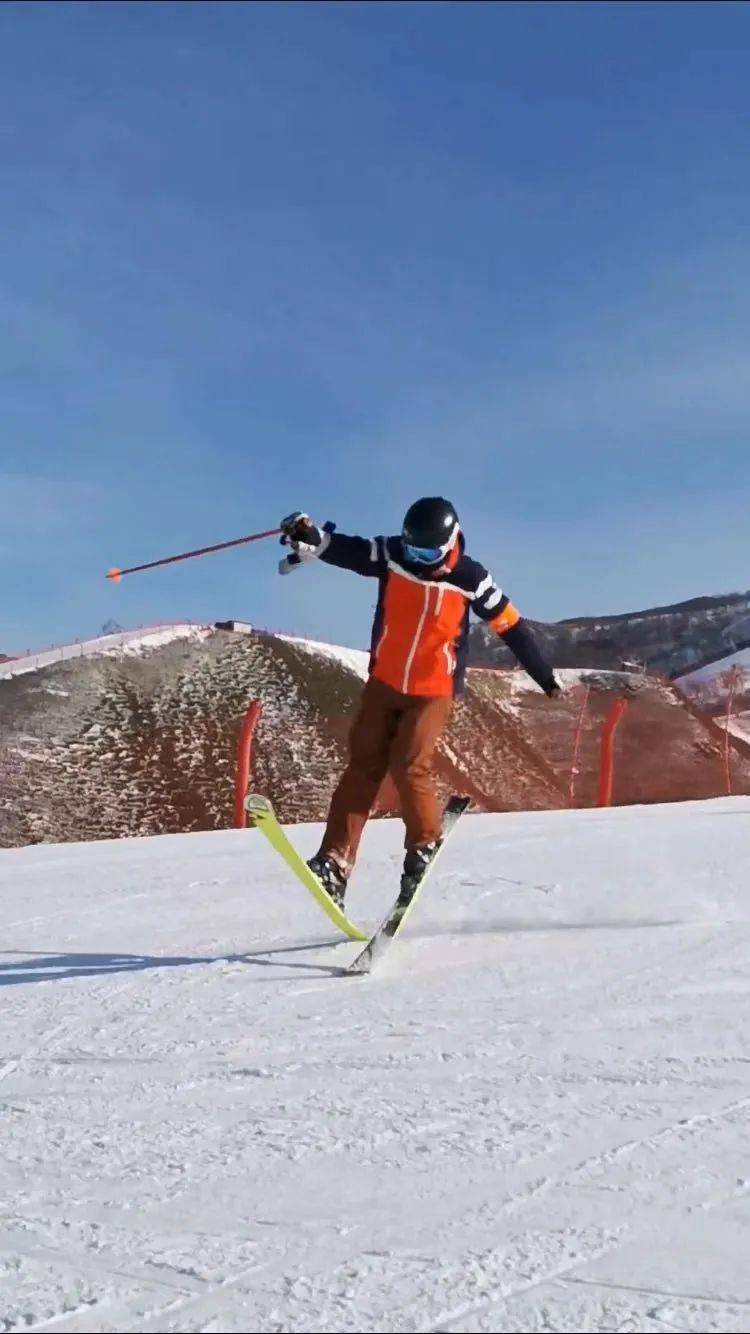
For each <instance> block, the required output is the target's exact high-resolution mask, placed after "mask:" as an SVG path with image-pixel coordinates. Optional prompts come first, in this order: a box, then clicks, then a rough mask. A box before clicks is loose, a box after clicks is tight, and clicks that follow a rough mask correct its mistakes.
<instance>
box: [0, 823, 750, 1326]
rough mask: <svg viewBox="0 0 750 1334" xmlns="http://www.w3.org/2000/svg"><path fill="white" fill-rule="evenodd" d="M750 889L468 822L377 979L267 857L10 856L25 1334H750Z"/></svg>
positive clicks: (674, 858) (8, 1064)
mask: <svg viewBox="0 0 750 1334" xmlns="http://www.w3.org/2000/svg"><path fill="white" fill-rule="evenodd" d="M318 834H319V830H318V829H316V827H314V826H312V825H307V826H299V827H297V828H296V829H295V830H294V831H293V836H294V838H295V841H296V842H297V844H298V846H299V847H300V849H301V850H302V851H303V852H304V853H305V854H309V852H310V851H312V850H313V849H314V847H315V846H316V845H317V837H318ZM400 842H401V832H400V827H399V826H398V825H397V824H396V823H394V822H391V821H383V822H378V823H376V824H374V825H373V826H371V828H370V829H369V830H368V832H367V834H366V838H365V843H364V846H363V853H362V861H361V865H360V868H359V870H358V872H357V877H356V880H355V883H354V885H353V887H352V890H351V906H352V911H353V912H354V911H355V908H356V916H357V917H358V918H359V919H361V920H362V921H364V922H372V923H375V922H376V921H377V920H379V918H380V917H381V916H382V914H383V911H384V909H385V908H386V907H387V906H388V903H389V901H390V899H391V898H392V896H393V892H394V889H395V884H396V880H397V874H398V867H399V864H400V856H401V850H400ZM749 861H750V800H748V799H747V798H737V799H734V800H726V801H718V802H707V803H692V804H685V805H680V806H677V805H676V806H669V807H647V808H630V809H623V810H615V811H611V812H610V811H585V812H571V813H565V812H554V813H549V814H529V815H516V814H513V815H489V816H476V817H466V818H465V819H464V821H463V822H462V823H461V824H460V825H459V827H458V829H457V830H456V833H455V834H454V836H453V838H452V840H451V842H450V843H449V844H448V845H447V847H446V849H445V852H444V854H443V857H442V858H441V863H440V866H439V868H438V869H437V870H436V873H435V876H434V878H433V879H432V880H431V881H430V882H429V884H428V885H427V886H426V888H425V891H424V894H423V896H422V898H421V899H420V901H419V904H418V906H417V907H416V908H415V911H414V914H413V915H412V917H411V918H410V920H409V923H408V925H407V927H406V929H405V933H404V936H403V938H402V939H399V941H398V942H397V943H396V944H395V945H394V946H393V948H392V950H391V953H390V954H389V956H388V957H387V959H386V961H385V963H384V965H383V967H382V968H381V969H380V970H379V971H377V972H376V973H374V974H373V975H372V976H371V977H369V978H364V979H361V978H343V977H342V976H341V975H340V969H341V968H342V967H343V966H344V965H345V964H346V963H347V962H348V961H349V959H350V958H351V957H353V955H354V954H355V953H356V952H357V950H358V949H359V948H360V947H359V946H358V945H357V944H356V943H348V942H342V943H337V937H336V933H335V931H334V930H332V929H331V927H330V924H329V923H328V922H327V921H326V920H325V918H324V917H323V916H322V914H320V912H319V910H318V909H317V908H316V906H315V904H314V903H313V902H312V900H311V899H309V898H308V897H307V895H306V894H305V891H304V890H303V889H302V888H301V887H299V886H298V885H297V883H296V882H295V881H294V880H293V879H290V878H289V874H288V872H287V871H286V868H285V867H284V866H283V865H282V864H281V863H280V862H278V861H277V860H276V858H275V857H274V854H273V853H272V851H271V850H270V849H269V848H268V847H267V845H266V844H265V841H264V840H262V839H261V838H260V836H259V835H257V834H254V833H252V832H243V831H231V832H228V833H223V834H191V835H184V836H163V837H160V838H152V839H142V840H123V841H122V842H111V843H98V844H78V845H66V846H64V847H63V846H38V847H33V848H27V849H23V850H15V851H9V852H6V853H4V854H3V857H2V860H1V861H0V913H1V914H2V922H3V932H2V939H3V945H2V951H1V952H0V997H1V998H2V1005H1V1006H0V1187H1V1189H0V1216H1V1221H0V1330H5V1331H16V1330H19V1331H20V1330H50V1331H61V1332H62V1331H76V1334H78V1332H80V1334H85V1332H86V1331H89V1332H93V1331H96V1332H98V1334H105V1332H106V1331H131V1330H132V1331H157V1330H167V1331H215V1332H216V1334H218V1332H219V1331H226V1334H233V1332H234V1331H246V1330H260V1331H322V1330H331V1331H334V1332H338V1331H388V1330H393V1331H397V1332H401V1331H403V1332H404V1334H406V1332H411V1331H414V1332H416V1331H425V1332H427V1331H441V1332H446V1334H448V1332H450V1331H470V1332H473V1331H493V1330H499V1329H502V1330H508V1331H516V1330H518V1331H521V1330H528V1331H537V1330H561V1331H563V1330H584V1329H585V1330H621V1331H627V1330H637V1331H640V1330H643V1331H657V1330H658V1331H661V1332H662V1334H663V1331H665V1330H722V1331H723V1330H727V1331H728V1330H737V1331H750V1264H748V1259H747V1257H748V1255H749V1254H750V1044H748V1038H747V1031H748V1025H747V1016H748V1001H749V1000H750V889H749V888H748V885H749V884H750V876H749V875H748V870H749V867H748V862H749ZM540 891H541V892H540Z"/></svg>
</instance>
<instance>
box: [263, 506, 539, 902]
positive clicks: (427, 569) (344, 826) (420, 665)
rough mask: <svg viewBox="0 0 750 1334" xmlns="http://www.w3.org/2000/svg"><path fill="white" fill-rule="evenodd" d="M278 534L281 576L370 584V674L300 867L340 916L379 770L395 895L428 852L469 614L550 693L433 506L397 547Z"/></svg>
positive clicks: (498, 596)
mask: <svg viewBox="0 0 750 1334" xmlns="http://www.w3.org/2000/svg"><path fill="white" fill-rule="evenodd" d="M280 527H281V532H282V538H281V542H282V544H283V545H286V546H289V547H291V549H292V552H293V555H291V556H287V558H286V559H285V560H283V561H282V562H281V566H280V569H281V571H282V573H286V572H288V571H289V570H290V569H291V568H293V566H294V565H296V564H299V562H300V561H305V560H312V559H319V560H322V561H323V562H324V563H325V564H327V565H336V566H338V567H339V568H340V569H344V570H352V571H353V572H354V573H355V574H362V575H369V576H370V577H371V578H373V579H377V580H378V581H379V593H378V601H377V608H376V612H375V620H374V624H373V631H372V645H371V654H370V675H369V679H368V681H367V684H366V685H365V689H364V693H363V696H362V702H361V704H360V708H359V712H358V714H357V716H356V718H355V720H354V724H353V726H352V729H351V734H350V737H349V763H348V765H347V767H346V769H345V771H344V774H343V776H342V778H341V780H340V782H339V785H338V787H337V788H336V791H335V793H334V795H333V800H332V802H331V808H330V812H329V815H328V824H327V826H326V831H325V834H324V836H323V842H322V844H321V847H320V851H319V852H317V853H316V855H315V856H314V857H312V858H311V859H310V861H309V863H308V864H309V866H310V869H311V870H312V871H313V872H314V873H315V875H317V877H318V878H319V880H320V881H321V882H322V884H323V885H324V886H325V888H326V890H327V891H328V893H329V894H330V895H331V898H333V899H334V901H335V902H336V903H337V904H338V905H339V907H341V908H343V906H344V895H345V893H346V885H347V881H348V879H349V876H350V874H351V871H352V868H353V866H354V862H355V860H356V856H357V850H358V848H359V843H360V839H361V837H362V833H363V831H364V827H365V824H366V823H367V819H368V817H369V814H370V811H371V809H372V806H373V804H374V802H375V798H376V797H377V794H378V790H379V788H380V785H381V783H382V781H383V779H384V777H385V775H386V773H387V772H388V771H389V770H390V772H391V774H392V776H393V779H394V781H395V784H396V787H397V789H398V792H399V796H400V798H401V807H402V813H403V818H404V823H405V825H406V838H405V847H406V856H405V858H404V866H403V874H402V878H401V894H402V896H408V895H409V894H410V893H411V891H412V888H413V885H414V882H415V881H416V880H418V879H419V877H420V876H421V874H422V872H423V871H424V869H425V867H426V865H427V864H428V862H429V861H430V859H431V857H432V856H433V854H434V852H435V850H436V848H437V846H438V844H439V842H440V835H441V811H440V804H439V801H438V798H437V794H436V793H435V791H434V789H433V786H432V759H433V754H434V751H435V747H436V745H437V742H438V739H439V737H440V735H441V733H442V732H443V730H444V728H445V727H446V725H447V723H448V721H449V719H450V716H451V712H452V708H453V700H454V697H455V695H457V694H459V693H460V691H461V688H462V685H463V678H464V673H465V668H466V653H467V647H468V629H469V612H470V611H473V612H474V613H475V615H477V616H478V617H479V618H480V619H481V620H483V621H484V622H485V623H486V624H488V625H489V626H491V627H492V629H493V630H495V631H496V632H497V633H498V634H499V635H502V636H503V639H504V640H505V643H506V644H507V645H508V647H509V648H510V649H511V650H512V652H513V653H514V654H515V656H516V658H517V659H518V660H519V662H520V663H521V664H522V666H523V667H525V668H526V671H527V672H528V673H529V675H530V676H531V677H533V679H534V680H535V681H536V682H537V684H538V685H539V686H541V688H542V690H544V692H545V694H546V695H548V696H549V697H550V698H552V697H554V696H555V695H558V694H559V693H560V687H559V685H558V683H557V681H556V680H555V677H554V675H553V673H552V670H551V668H550V667H549V666H548V665H547V663H546V662H545V660H544V658H543V656H542V654H541V653H540V651H539V649H538V648H537V645H536V643H535V642H534V639H533V637H532V635H531V632H530V631H529V629H528V627H527V626H526V625H525V623H524V622H523V620H522V619H521V616H520V614H519V612H518V611H517V610H516V608H515V607H514V606H513V604H512V603H511V602H510V601H509V599H508V598H507V597H506V595H505V594H504V593H503V592H502V591H501V589H500V588H498V586H497V584H496V583H495V581H494V579H493V578H492V576H491V575H490V574H488V572H487V570H486V569H485V568H484V566H483V565H480V564H479V563H478V562H477V561H475V560H471V559H470V557H469V556H467V555H466V553H465V549H464V536H463V533H462V531H461V528H460V525H459V521H458V515H457V513H456V511H455V509H454V507H453V505H451V504H450V502H449V501H447V500H444V499H443V498H442V497H441V496H427V497H424V498H423V499H421V500H417V501H416V502H415V503H414V504H413V505H412V506H411V507H410V509H409V510H408V511H407V513H406V517H405V519H404V523H403V527H402V530H401V535H400V536H398V537H376V538H373V539H372V540H370V539H369V538H364V537H348V536H346V535H345V534H344V533H337V532H335V531H334V530H333V525H326V527H325V528H322V527H320V526H319V525H318V524H316V523H314V522H313V521H312V519H311V518H310V517H309V515H307V514H305V513H303V512H302V511H296V512H295V513H294V514H290V515H289V516H288V518H286V519H283V520H282V522H281V525H280Z"/></svg>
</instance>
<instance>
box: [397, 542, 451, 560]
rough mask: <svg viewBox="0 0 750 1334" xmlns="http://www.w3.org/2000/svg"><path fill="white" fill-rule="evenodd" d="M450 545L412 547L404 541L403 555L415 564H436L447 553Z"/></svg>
mask: <svg viewBox="0 0 750 1334" xmlns="http://www.w3.org/2000/svg"><path fill="white" fill-rule="evenodd" d="M449 550H450V547H448V548H447V549H446V548H445V547H413V546H411V545H410V543H409V542H404V555H405V556H406V559H407V560H410V561H413V562H414V564H415V565H437V563H438V561H441V560H442V559H443V557H444V556H446V555H447V554H448V551H449Z"/></svg>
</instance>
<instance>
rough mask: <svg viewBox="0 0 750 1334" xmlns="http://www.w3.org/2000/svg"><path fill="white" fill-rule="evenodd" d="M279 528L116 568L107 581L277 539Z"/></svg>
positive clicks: (108, 573) (117, 581)
mask: <svg viewBox="0 0 750 1334" xmlns="http://www.w3.org/2000/svg"><path fill="white" fill-rule="evenodd" d="M280 532H281V529H280V528H269V529H268V531H267V532H265V533H250V534H249V535H248V536H247V537H234V538H232V541H231V542H216V543H215V545H214V546H212V547H197V548H196V550H195V551H183V552H181V553H180V555H179V556H165V557H164V558H163V559H162V560H150V561H147V563H146V564H145V565H131V566H129V567H128V569H127V570H118V569H117V568H115V569H113V570H109V571H108V572H107V576H106V577H107V579H111V580H112V582H113V583H115V584H119V582H120V580H121V579H122V576H123V575H124V574H137V573H138V571H139V570H155V569H156V567H157V566H158V565H174V563H175V561H178V560H192V558H193V556H208V555H210V553H211V552H212V551H226V550H227V548H228V547H241V546H242V545H243V544H244V543H245V542H260V541H261V539H262V538H264V537H278V535H279V533H280Z"/></svg>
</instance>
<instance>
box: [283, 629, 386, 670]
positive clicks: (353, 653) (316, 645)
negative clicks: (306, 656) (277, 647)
mask: <svg viewBox="0 0 750 1334" xmlns="http://www.w3.org/2000/svg"><path fill="white" fill-rule="evenodd" d="M276 638H277V639H281V640H282V641H283V642H285V643H287V644H294V646H295V648H301V649H303V650H304V652H305V653H311V654H314V655H315V656H316V657H319V658H331V659H332V660H333V661H334V662H338V663H340V664H341V666H342V667H345V668H346V670H347V671H348V672H354V675H355V676H358V677H359V678H360V680H362V681H366V680H367V677H368V675H369V667H370V655H369V653H366V652H365V650H364V649H360V648H341V647H340V646H339V645H337V644H323V643H320V642H319V641H318V640H316V639H297V638H296V637H295V636H294V635H277V636H276Z"/></svg>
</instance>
